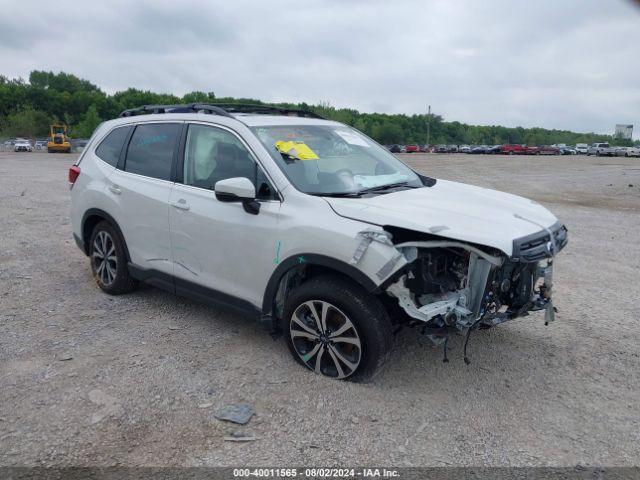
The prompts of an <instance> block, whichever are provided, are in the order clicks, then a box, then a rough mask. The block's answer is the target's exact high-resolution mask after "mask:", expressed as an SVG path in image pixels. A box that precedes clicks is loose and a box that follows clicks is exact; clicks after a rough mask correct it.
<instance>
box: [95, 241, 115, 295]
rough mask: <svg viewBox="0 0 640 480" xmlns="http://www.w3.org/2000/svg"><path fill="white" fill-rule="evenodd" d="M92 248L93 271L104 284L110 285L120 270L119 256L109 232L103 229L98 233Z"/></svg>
mask: <svg viewBox="0 0 640 480" xmlns="http://www.w3.org/2000/svg"><path fill="white" fill-rule="evenodd" d="M91 248H92V251H91V261H92V262H93V271H94V272H95V275H96V276H97V277H98V279H99V280H100V282H101V283H102V285H104V286H105V287H110V286H111V285H112V284H113V282H114V281H115V279H116V272H117V271H118V258H117V256H116V246H115V244H114V243H113V238H111V235H109V233H107V232H105V231H104V230H101V231H99V232H98V234H97V235H96V237H95V239H94V241H93V245H92V246H91Z"/></svg>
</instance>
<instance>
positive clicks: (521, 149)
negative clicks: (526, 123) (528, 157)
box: [500, 143, 527, 155]
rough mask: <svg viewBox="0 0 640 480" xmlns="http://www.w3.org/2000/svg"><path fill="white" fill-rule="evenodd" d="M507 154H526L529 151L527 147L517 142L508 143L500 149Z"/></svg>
mask: <svg viewBox="0 0 640 480" xmlns="http://www.w3.org/2000/svg"><path fill="white" fill-rule="evenodd" d="M500 151H501V152H502V153H504V154H505V155H524V154H525V153H527V147H526V146H524V145H519V144H517V143H506V144H504V145H502V148H501V149H500Z"/></svg>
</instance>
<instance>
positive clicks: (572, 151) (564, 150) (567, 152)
mask: <svg viewBox="0 0 640 480" xmlns="http://www.w3.org/2000/svg"><path fill="white" fill-rule="evenodd" d="M577 153H578V152H577V151H576V149H575V148H573V147H562V148H560V155H576V154H577Z"/></svg>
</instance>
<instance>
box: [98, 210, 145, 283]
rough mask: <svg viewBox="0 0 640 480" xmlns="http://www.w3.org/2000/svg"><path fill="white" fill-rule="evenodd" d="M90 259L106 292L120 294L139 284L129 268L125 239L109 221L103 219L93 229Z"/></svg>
mask: <svg viewBox="0 0 640 480" xmlns="http://www.w3.org/2000/svg"><path fill="white" fill-rule="evenodd" d="M105 253H106V255H105ZM105 256H106V257H107V259H106V260H105V258H104V257H105ZM89 259H90V264H91V273H92V274H93V278H94V279H95V281H96V283H97V284H98V286H99V287H100V288H101V289H102V290H103V291H104V292H105V293H108V294H109V295H120V294H122V293H128V292H131V291H133V290H135V288H136V287H137V286H138V282H137V281H136V280H134V279H133V278H132V277H131V276H130V275H129V270H128V269H127V254H126V248H125V244H124V239H123V238H122V236H121V235H120V233H119V232H118V230H117V229H116V228H115V227H114V226H113V225H111V224H110V223H109V222H107V221H102V222H100V223H98V224H97V225H96V226H95V228H94V229H93V232H92V233H91V240H90V243H89Z"/></svg>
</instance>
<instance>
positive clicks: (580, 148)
mask: <svg viewBox="0 0 640 480" xmlns="http://www.w3.org/2000/svg"><path fill="white" fill-rule="evenodd" d="M575 151H576V152H577V153H579V154H581V155H586V154H587V152H588V151H589V144H588V143H576V147H575Z"/></svg>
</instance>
